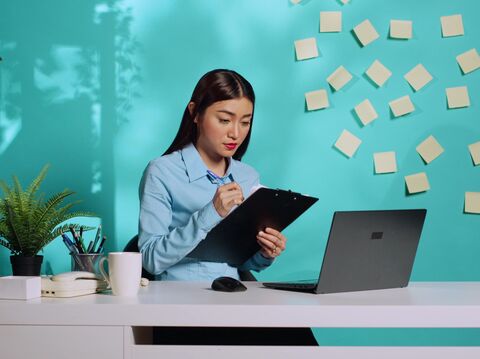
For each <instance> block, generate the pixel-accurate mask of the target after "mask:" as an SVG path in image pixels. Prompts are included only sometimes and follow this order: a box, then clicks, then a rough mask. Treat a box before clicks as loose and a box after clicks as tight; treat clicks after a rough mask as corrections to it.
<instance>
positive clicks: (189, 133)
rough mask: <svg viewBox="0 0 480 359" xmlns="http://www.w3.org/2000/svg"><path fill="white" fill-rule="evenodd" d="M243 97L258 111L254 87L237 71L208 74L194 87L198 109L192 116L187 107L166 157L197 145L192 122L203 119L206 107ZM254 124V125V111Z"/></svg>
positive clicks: (240, 154) (239, 156)
mask: <svg viewBox="0 0 480 359" xmlns="http://www.w3.org/2000/svg"><path fill="white" fill-rule="evenodd" d="M242 97H245V98H247V99H249V100H250V101H251V102H252V106H253V108H255V93H254V92H253V87H252V85H251V84H250V83H249V82H248V81H247V80H246V79H245V78H244V77H243V76H241V75H240V74H238V73H237V72H235V71H232V70H224V69H218V70H213V71H210V72H207V73H206V74H205V75H203V76H202V78H201V79H200V80H199V81H198V83H197V86H195V89H194V90H193V93H192V98H191V100H190V102H193V103H194V104H195V106H194V108H193V112H192V114H190V111H189V110H188V105H187V107H186V108H185V112H184V113H183V118H182V122H181V123H180V128H179V129H178V132H177V135H176V136H175V139H174V140H173V142H172V144H171V145H170V147H168V149H167V150H166V151H165V153H164V154H163V155H168V154H169V153H172V152H174V151H177V150H180V149H182V148H183V147H185V146H186V145H188V144H189V143H190V142H193V143H194V144H195V143H196V141H197V125H196V124H195V123H194V122H193V120H194V118H195V117H196V116H197V115H198V116H199V117H202V116H203V114H204V113H205V110H206V109H207V107H209V106H210V105H212V104H213V103H215V102H218V101H225V100H232V99H239V98H242ZM251 124H252V125H253V111H252V119H251ZM252 125H250V129H249V131H248V134H247V137H245V140H244V141H243V143H242V144H241V145H240V147H238V150H237V151H236V152H235V154H234V155H233V158H234V159H236V160H238V161H240V160H241V159H242V157H243V155H244V154H245V152H246V151H247V148H248V143H249V142H250V134H251V132H252Z"/></svg>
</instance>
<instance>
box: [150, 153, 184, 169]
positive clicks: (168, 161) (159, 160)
mask: <svg viewBox="0 0 480 359" xmlns="http://www.w3.org/2000/svg"><path fill="white" fill-rule="evenodd" d="M181 164H182V157H181V154H180V151H174V152H172V153H169V154H168V155H163V156H160V157H156V158H154V159H152V160H151V161H150V162H148V165H147V168H146V171H147V172H150V173H152V172H153V173H156V174H162V173H170V172H172V171H174V170H175V169H176V168H178V167H179V166H181Z"/></svg>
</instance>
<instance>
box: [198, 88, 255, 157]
mask: <svg viewBox="0 0 480 359" xmlns="http://www.w3.org/2000/svg"><path fill="white" fill-rule="evenodd" d="M191 104H192V103H191ZM252 113H253V105H252V102H251V101H250V100H249V99H247V98H245V97H242V98H238V99H232V100H225V101H218V102H215V103H213V104H212V105H210V106H209V107H207V109H206V110H205V112H204V114H203V116H201V117H200V116H197V117H196V118H195V119H194V122H195V123H196V124H197V129H198V138H197V143H196V147H197V150H198V151H199V152H204V153H205V154H206V155H208V156H209V157H210V158H212V159H218V157H231V156H233V154H234V153H235V152H236V151H237V149H238V147H239V146H240V145H241V144H242V143H243V141H244V140H245V137H247V134H248V132H249V130H250V126H251V120H252Z"/></svg>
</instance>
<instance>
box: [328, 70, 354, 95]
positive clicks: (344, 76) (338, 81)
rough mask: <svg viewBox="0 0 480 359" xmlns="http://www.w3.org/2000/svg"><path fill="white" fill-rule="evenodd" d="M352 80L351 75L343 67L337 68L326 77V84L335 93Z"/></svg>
mask: <svg viewBox="0 0 480 359" xmlns="http://www.w3.org/2000/svg"><path fill="white" fill-rule="evenodd" d="M351 79H352V75H351V74H350V72H348V71H347V69H346V68H345V67H343V66H339V67H338V68H337V69H336V70H335V71H334V72H332V74H331V75H330V76H328V77H327V82H328V83H329V84H330V86H332V87H333V88H334V89H335V91H338V90H340V89H341V88H342V87H343V86H345V85H346V84H347V83H348V82H349V81H350V80H351Z"/></svg>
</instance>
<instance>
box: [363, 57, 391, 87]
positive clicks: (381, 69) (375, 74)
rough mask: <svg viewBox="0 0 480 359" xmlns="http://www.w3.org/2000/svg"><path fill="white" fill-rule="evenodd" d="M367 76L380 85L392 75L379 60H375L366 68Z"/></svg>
mask: <svg viewBox="0 0 480 359" xmlns="http://www.w3.org/2000/svg"><path fill="white" fill-rule="evenodd" d="M366 74H367V76H368V77H369V78H370V80H372V81H373V82H375V83H376V84H377V86H378V87H382V86H383V84H384V83H385V82H386V81H387V80H388V79H389V78H390V76H392V72H391V71H390V70H389V69H387V68H386V67H385V66H384V65H383V64H382V63H381V62H380V61H378V60H375V61H374V62H373V63H372V64H371V65H370V67H369V68H368V70H367V71H366Z"/></svg>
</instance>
